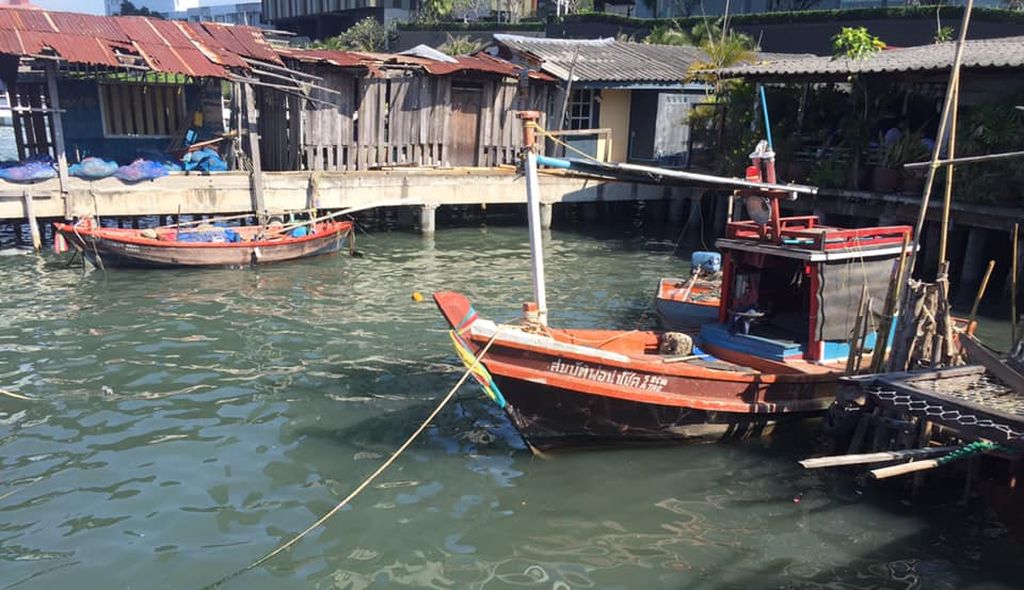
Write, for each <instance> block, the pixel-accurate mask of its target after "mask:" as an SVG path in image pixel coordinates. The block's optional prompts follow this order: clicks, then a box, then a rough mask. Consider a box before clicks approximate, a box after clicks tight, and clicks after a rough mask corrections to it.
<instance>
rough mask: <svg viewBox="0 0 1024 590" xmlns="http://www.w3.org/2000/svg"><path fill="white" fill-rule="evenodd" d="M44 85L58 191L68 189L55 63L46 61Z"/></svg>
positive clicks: (63, 191) (62, 121) (66, 163)
mask: <svg viewBox="0 0 1024 590" xmlns="http://www.w3.org/2000/svg"><path fill="white" fill-rule="evenodd" d="M46 85H47V88H48V90H49V93H50V108H51V109H53V112H51V113H50V125H51V129H53V151H54V153H55V154H56V156H57V178H58V179H59V181H60V192H62V193H65V192H67V190H68V156H67V151H66V150H65V146H64V113H62V112H60V93H59V92H58V91H57V64H56V63H54V62H52V61H51V62H47V64H46Z"/></svg>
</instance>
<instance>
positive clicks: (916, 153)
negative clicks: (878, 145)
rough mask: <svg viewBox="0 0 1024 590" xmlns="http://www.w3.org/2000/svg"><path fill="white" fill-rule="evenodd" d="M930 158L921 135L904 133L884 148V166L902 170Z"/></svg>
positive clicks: (882, 162) (882, 160) (882, 161)
mask: <svg viewBox="0 0 1024 590" xmlns="http://www.w3.org/2000/svg"><path fill="white" fill-rule="evenodd" d="M928 156H929V153H928V148H927V147H925V144H924V141H923V140H922V137H921V134H920V133H904V134H903V135H902V136H900V138H899V139H898V140H896V141H894V142H892V143H890V144H888V145H885V146H884V147H883V148H882V159H881V164H882V166H884V167H886V168H889V169H892V170H902V169H903V165H904V164H907V163H909V162H920V161H923V160H925V159H927V158H928Z"/></svg>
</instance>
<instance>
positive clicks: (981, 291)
mask: <svg viewBox="0 0 1024 590" xmlns="http://www.w3.org/2000/svg"><path fill="white" fill-rule="evenodd" d="M995 267H996V261H995V260H989V261H988V268H987V269H985V276H984V277H982V279H981V284H980V285H978V292H977V293H976V294H975V295H974V304H973V305H971V315H970V316H968V317H967V331H968V333H972V332H974V327H973V324H974V319H975V318H976V317H978V306H979V305H981V299H982V297H984V296H985V290H986V289H988V280H989V279H990V278H991V277H992V270H993V269H994V268H995Z"/></svg>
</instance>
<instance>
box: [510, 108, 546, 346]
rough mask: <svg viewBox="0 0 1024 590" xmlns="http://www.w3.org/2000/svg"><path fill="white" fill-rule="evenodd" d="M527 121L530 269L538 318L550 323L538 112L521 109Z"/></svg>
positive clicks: (524, 124) (525, 141)
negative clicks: (542, 232) (538, 148)
mask: <svg viewBox="0 0 1024 590" xmlns="http://www.w3.org/2000/svg"><path fill="white" fill-rule="evenodd" d="M516 116H517V117H519V118H520V119H522V120H523V146H524V148H525V150H526V154H525V160H524V165H523V169H524V172H525V173H526V216H527V220H528V222H529V225H530V268H531V271H532V273H533V300H534V301H535V302H536V303H537V319H538V321H539V322H540V323H541V324H543V325H545V326H546V325H547V323H548V302H547V293H546V292H545V290H544V246H543V244H542V242H541V218H540V182H539V181H538V179H537V134H536V129H535V127H534V125H535V124H536V122H537V121H538V120H539V119H540V113H539V112H538V111H519V112H518V113H517V114H516Z"/></svg>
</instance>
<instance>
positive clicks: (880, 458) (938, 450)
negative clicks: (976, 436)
mask: <svg viewBox="0 0 1024 590" xmlns="http://www.w3.org/2000/svg"><path fill="white" fill-rule="evenodd" d="M957 448H959V447H931V448H922V449H904V450H899V451H881V452H878V453H860V454H855V455H834V456H831V457H811V458H810V459H804V460H803V461H800V462H799V463H800V465H802V466H803V467H804V469H820V468H822V467H841V466H843V465H863V464H865V463H883V462H885V461H900V460H902V459H924V458H928V457H935V456H937V455H945V454H946V453H949V452H951V451H955V450H956V449H957Z"/></svg>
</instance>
